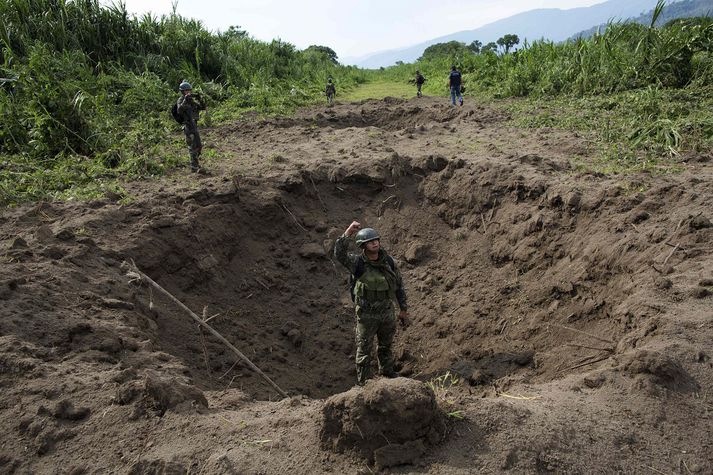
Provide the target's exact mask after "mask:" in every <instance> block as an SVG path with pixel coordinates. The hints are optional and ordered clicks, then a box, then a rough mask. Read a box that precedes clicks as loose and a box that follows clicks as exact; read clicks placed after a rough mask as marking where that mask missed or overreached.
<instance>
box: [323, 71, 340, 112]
mask: <svg viewBox="0 0 713 475" xmlns="http://www.w3.org/2000/svg"><path fill="white" fill-rule="evenodd" d="M324 93H325V94H326V95H327V105H330V106H331V105H332V104H334V95H335V94H337V88H336V87H334V83H333V82H332V78H329V79H327V87H326V88H324Z"/></svg>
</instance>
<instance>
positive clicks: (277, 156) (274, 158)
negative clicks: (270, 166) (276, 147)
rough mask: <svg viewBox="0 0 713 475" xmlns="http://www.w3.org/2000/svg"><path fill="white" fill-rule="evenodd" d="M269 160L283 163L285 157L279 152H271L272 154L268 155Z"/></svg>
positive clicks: (285, 160) (285, 159)
mask: <svg viewBox="0 0 713 475" xmlns="http://www.w3.org/2000/svg"><path fill="white" fill-rule="evenodd" d="M269 160H270V161H271V162H272V163H285V162H287V157H285V156H284V155H282V154H280V153H273V154H272V155H270V158H269Z"/></svg>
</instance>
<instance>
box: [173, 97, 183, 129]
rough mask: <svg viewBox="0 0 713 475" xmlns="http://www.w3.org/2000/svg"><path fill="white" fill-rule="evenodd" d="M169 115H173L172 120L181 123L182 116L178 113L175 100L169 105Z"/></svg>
mask: <svg viewBox="0 0 713 475" xmlns="http://www.w3.org/2000/svg"><path fill="white" fill-rule="evenodd" d="M171 117H173V120H175V121H176V122H178V123H179V124H181V125H183V116H182V115H181V114H179V113H178V104H177V103H175V102H174V103H173V105H172V106H171Z"/></svg>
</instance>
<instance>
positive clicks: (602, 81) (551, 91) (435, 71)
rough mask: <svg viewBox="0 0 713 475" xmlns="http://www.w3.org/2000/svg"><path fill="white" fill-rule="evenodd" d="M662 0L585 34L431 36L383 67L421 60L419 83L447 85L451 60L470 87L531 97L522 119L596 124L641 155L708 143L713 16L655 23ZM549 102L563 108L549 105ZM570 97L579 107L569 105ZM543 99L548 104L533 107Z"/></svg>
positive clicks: (405, 76) (407, 70) (389, 74)
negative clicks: (496, 42)
mask: <svg viewBox="0 0 713 475" xmlns="http://www.w3.org/2000/svg"><path fill="white" fill-rule="evenodd" d="M663 9H664V4H663V2H659V5H658V6H657V8H656V10H655V11H654V15H653V17H652V19H651V22H650V24H649V25H647V26H645V25H641V24H638V23H621V24H612V25H610V27H609V28H608V29H607V30H606V31H605V32H604V33H601V34H595V35H594V36H592V37H590V38H579V39H576V40H571V41H567V42H563V43H553V42H550V41H535V42H533V43H530V44H528V43H525V44H524V45H523V46H522V47H521V48H520V49H518V50H517V51H515V52H513V53H506V52H504V51H503V50H501V52H500V54H498V53H497V52H494V51H492V50H486V51H485V52H483V51H482V49H481V51H480V53H476V52H475V51H474V48H473V44H471V45H465V44H462V43H461V44H460V47H457V46H456V45H452V44H444V45H440V46H438V45H434V46H432V47H431V48H432V51H431V54H428V55H424V57H422V58H421V59H420V61H418V62H417V63H416V64H412V65H408V64H404V65H397V66H393V67H390V68H387V69H385V70H384V71H382V75H383V76H384V77H385V78H389V79H390V80H393V81H408V80H411V79H412V77H413V73H414V70H415V69H420V70H421V72H422V73H423V74H424V75H425V76H426V77H427V79H430V81H428V82H427V83H426V87H425V88H424V90H425V91H426V92H427V93H430V94H445V93H446V85H447V82H446V77H447V74H448V71H449V67H450V65H451V64H457V65H458V67H459V68H460V69H461V71H462V72H463V77H464V81H465V84H466V88H467V92H468V93H471V94H472V93H477V94H478V95H479V96H481V97H494V98H505V97H527V98H528V100H529V101H530V103H533V104H535V106H536V107H531V108H530V115H534V118H533V117H529V118H528V119H527V120H525V121H522V120H521V122H523V123H528V124H530V125H532V126H543V125H550V126H561V125H567V126H570V127H574V128H578V129H590V130H597V131H599V133H601V134H604V133H606V137H605V138H606V141H607V142H608V143H610V144H620V145H623V146H624V147H625V149H624V150H621V156H623V157H628V158H627V159H628V160H634V161H636V160H639V161H640V162H641V163H647V162H648V161H650V158H651V155H652V154H659V155H660V154H662V153H664V154H669V155H676V154H678V153H679V152H681V151H684V150H696V149H700V148H702V147H710V145H711V143H713V114H711V110H712V108H711V106H712V105H713V89H711V86H710V85H711V84H713V19H711V18H709V17H701V18H690V19H679V20H673V21H671V22H669V23H667V24H666V25H664V26H662V27H656V26H655V24H656V21H657V19H658V17H659V16H660V15H661V14H662V12H663ZM438 52H441V53H442V54H433V53H438ZM553 102H555V103H558V104H559V105H560V106H561V107H560V109H561V110H562V111H569V113H570V114H569V115H568V114H556V113H554V111H553V110H552V109H549V108H547V106H546V105H547V104H548V103H553ZM571 103H576V104H577V107H576V108H569V107H568V104H571ZM541 106H542V109H549V110H547V111H544V110H543V111H539V112H538V111H537V110H536V109H539V108H540V107H541ZM514 107H525V108H526V109H527V108H528V107H529V106H522V105H516V106H514ZM591 108H595V109H596V110H593V111H590V110H589V109H591ZM585 111H587V112H585ZM519 112H521V111H519Z"/></svg>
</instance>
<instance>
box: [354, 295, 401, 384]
mask: <svg viewBox="0 0 713 475" xmlns="http://www.w3.org/2000/svg"><path fill="white" fill-rule="evenodd" d="M395 333H396V317H395V315H394V308H393V306H392V304H391V302H389V304H388V307H385V308H383V309H380V310H378V311H374V310H370V311H366V310H365V309H364V308H363V307H360V306H359V305H357V307H356V372H357V382H358V383H359V384H360V385H363V384H364V383H366V380H367V379H369V378H370V377H371V352H372V350H373V348H374V337H376V339H377V342H378V346H377V352H376V354H377V358H378V362H379V373H380V374H382V375H384V376H392V375H393V373H394V357H393V354H392V352H391V345H392V343H393V341H394V334H395Z"/></svg>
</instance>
